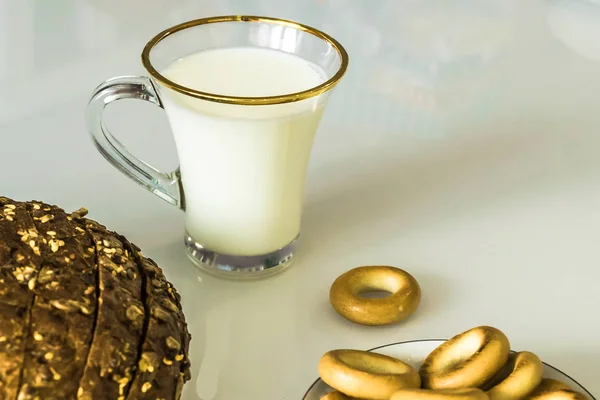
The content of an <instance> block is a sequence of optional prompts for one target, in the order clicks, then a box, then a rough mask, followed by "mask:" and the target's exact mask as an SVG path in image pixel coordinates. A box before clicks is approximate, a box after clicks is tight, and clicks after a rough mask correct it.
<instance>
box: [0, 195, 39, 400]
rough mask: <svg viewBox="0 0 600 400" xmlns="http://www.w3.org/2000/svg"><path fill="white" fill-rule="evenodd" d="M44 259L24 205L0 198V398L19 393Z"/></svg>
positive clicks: (13, 397) (10, 396)
mask: <svg viewBox="0 0 600 400" xmlns="http://www.w3.org/2000/svg"><path fill="white" fill-rule="evenodd" d="M41 261H42V258H41V256H40V248H39V235H38V233H37V230H36V228H35V224H34V223H33V219H32V218H31V217H30V216H29V213H28V212H27V209H26V207H25V205H24V204H21V203H16V202H14V201H12V200H11V199H8V198H6V197H0V399H15V398H16V396H17V392H18V390H19V381H20V375H21V366H22V365H23V359H24V357H25V341H26V340H25V339H26V336H27V332H28V330H29V320H30V309H31V306H32V305H33V292H32V291H31V290H30V289H29V282H35V279H36V277H37V275H38V272H39V269H40V264H41Z"/></svg>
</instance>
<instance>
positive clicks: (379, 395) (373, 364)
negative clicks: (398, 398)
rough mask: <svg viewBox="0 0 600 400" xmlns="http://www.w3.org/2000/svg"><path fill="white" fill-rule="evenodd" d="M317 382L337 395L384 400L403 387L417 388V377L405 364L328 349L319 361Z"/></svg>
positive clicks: (366, 354)
mask: <svg viewBox="0 0 600 400" xmlns="http://www.w3.org/2000/svg"><path fill="white" fill-rule="evenodd" d="M319 375H320V376H321V379H322V380H323V381H324V382H325V383H326V384H328V385H329V386H331V387H332V388H334V389H335V390H339V391H340V392H342V393H344V394H346V395H347V396H350V397H358V398H360V399H373V400H380V399H383V400H388V399H389V398H390V397H391V396H392V394H394V393H395V392H397V391H398V390H400V389H404V388H418V387H419V386H420V385H421V379H420V377H419V374H418V373H417V372H416V371H415V370H414V369H413V368H412V367H411V366H410V365H408V364H405V363H404V362H402V361H400V360H397V359H395V358H393V357H389V356H386V355H383V354H378V353H373V352H369V351H360V350H332V351H329V352H327V353H325V355H323V357H321V360H320V361H319Z"/></svg>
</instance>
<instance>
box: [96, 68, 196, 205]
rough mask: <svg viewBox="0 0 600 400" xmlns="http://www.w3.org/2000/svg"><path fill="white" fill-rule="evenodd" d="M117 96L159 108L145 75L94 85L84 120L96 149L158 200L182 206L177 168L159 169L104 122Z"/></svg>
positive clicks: (114, 79) (120, 78) (156, 96)
mask: <svg viewBox="0 0 600 400" xmlns="http://www.w3.org/2000/svg"><path fill="white" fill-rule="evenodd" d="M121 99H139V100H145V101H148V102H150V103H152V104H155V105H157V106H158V107H160V108H163V106H162V103H161V101H160V98H159V97H158V95H157V94H156V90H155V88H154V85H153V84H152V82H151V81H150V79H149V78H146V77H143V76H125V77H119V78H113V79H110V80H108V81H106V82H104V83H103V84H101V85H100V86H98V87H97V88H96V90H95V91H94V93H93V95H92V97H91V99H90V101H89V103H88V106H87V109H86V122H87V128H88V131H89V132H90V134H91V136H92V139H93V141H94V144H95V145H96V148H97V149H98V151H99V152H100V154H102V155H103V156H104V158H106V159H107V160H108V162H110V163H111V164H112V165H113V166H114V167H116V168H117V169H118V170H119V171H121V172H122V173H124V174H125V175H127V176H128V177H129V178H131V179H133V180H134V181H135V182H137V183H138V184H139V185H141V186H143V187H145V188H146V189H148V190H149V191H150V192H152V193H154V194H155V195H157V196H158V197H160V198H161V199H163V200H165V201H167V202H169V203H171V204H173V205H174V206H177V207H179V208H180V209H182V210H184V209H185V201H184V195H183V187H182V185H181V176H180V172H179V168H177V169H176V170H175V171H173V172H171V173H165V172H161V171H159V170H158V169H156V168H154V167H153V166H151V165H149V164H147V163H145V162H144V161H142V160H141V159H139V158H138V157H136V156H135V155H133V154H132V153H130V152H129V151H128V150H127V149H126V148H125V146H123V144H121V142H119V141H118V140H117V139H116V138H115V137H114V136H113V135H112V133H110V131H109V130H108V128H107V127H106V125H105V124H104V120H103V115H104V109H105V108H106V106H107V105H109V104H110V103H112V102H114V101H117V100H121Z"/></svg>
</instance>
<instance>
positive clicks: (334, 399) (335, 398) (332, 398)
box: [320, 391, 351, 400]
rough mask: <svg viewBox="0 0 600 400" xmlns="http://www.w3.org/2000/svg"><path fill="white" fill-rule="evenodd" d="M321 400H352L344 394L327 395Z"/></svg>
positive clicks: (332, 393)
mask: <svg viewBox="0 0 600 400" xmlns="http://www.w3.org/2000/svg"><path fill="white" fill-rule="evenodd" d="M320 400H351V399H350V397H348V396H346V395H345V394H344V393H342V392H338V391H335V392H330V393H327V394H326V395H325V396H323V397H321V399H320Z"/></svg>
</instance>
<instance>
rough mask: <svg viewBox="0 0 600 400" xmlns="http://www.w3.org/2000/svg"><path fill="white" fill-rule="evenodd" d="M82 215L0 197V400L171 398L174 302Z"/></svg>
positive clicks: (177, 383)
mask: <svg viewBox="0 0 600 400" xmlns="http://www.w3.org/2000/svg"><path fill="white" fill-rule="evenodd" d="M86 213H87V211H86V210H84V209H82V210H80V211H77V212H74V213H72V214H70V215H68V214H66V213H65V212H64V211H63V210H62V209H60V208H58V207H55V206H49V205H46V204H43V203H41V202H27V203H19V202H15V201H13V200H11V199H8V198H5V197H0V399H11V400H12V399H17V398H18V400H42V399H44V400H54V399H57V400H58V399H60V400H63V399H75V398H77V399H81V400H92V399H93V400H105V399H106V400H115V399H117V400H125V399H126V398H127V399H135V400H138V399H153V400H155V399H163V400H176V399H179V398H180V395H181V388H182V386H183V384H184V383H185V382H186V381H187V380H189V379H190V373H189V368H190V362H189V359H188V356H187V354H188V350H189V341H190V335H189V333H188V331H187V325H186V323H185V318H184V315H183V312H182V310H181V304H180V297H179V295H178V294H177V292H176V290H175V289H174V288H173V286H172V285H171V284H170V283H169V282H168V281H167V280H166V279H165V277H164V275H163V272H162V270H161V269H160V268H159V267H158V266H157V265H156V264H155V263H154V262H153V261H152V260H150V259H147V258H144V257H143V256H142V255H141V253H140V250H139V248H137V247H136V246H135V245H133V244H131V243H130V242H129V241H127V239H126V238H124V237H123V236H120V235H118V234H116V233H114V232H111V231H109V230H107V229H106V228H105V227H104V226H102V225H101V224H99V223H97V222H95V221H93V220H90V219H88V218H85V215H86Z"/></svg>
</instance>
